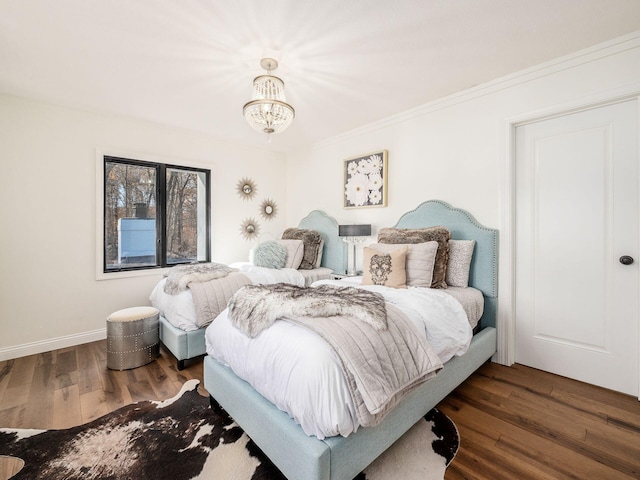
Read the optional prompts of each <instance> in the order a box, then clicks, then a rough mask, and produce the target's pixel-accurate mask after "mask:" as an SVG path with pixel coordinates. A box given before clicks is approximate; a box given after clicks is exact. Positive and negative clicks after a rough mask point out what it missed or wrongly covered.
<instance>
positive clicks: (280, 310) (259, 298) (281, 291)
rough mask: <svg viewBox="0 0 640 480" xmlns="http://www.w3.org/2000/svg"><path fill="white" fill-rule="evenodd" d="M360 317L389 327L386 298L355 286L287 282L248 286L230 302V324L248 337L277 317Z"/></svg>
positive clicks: (239, 291)
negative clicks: (309, 284)
mask: <svg viewBox="0 0 640 480" xmlns="http://www.w3.org/2000/svg"><path fill="white" fill-rule="evenodd" d="M338 315H345V316H350V317H353V318H357V319H358V320H361V321H363V322H365V323H367V324H369V325H371V326H372V327H373V328H374V329H376V330H385V329H386V328H387V309H386V304H385V300H384V297H383V296H382V295H380V294H378V293H374V292H369V291H366V290H362V289H359V288H355V287H335V286H333V285H321V286H319V287H313V288H309V287H298V286H296V285H290V284H285V283H276V284H272V285H247V286H245V287H243V288H241V289H240V290H238V291H237V292H236V293H234V295H233V297H231V300H229V318H230V319H231V323H232V324H233V325H234V326H235V327H236V328H238V329H239V330H240V331H241V332H243V333H244V334H245V335H247V336H248V337H251V338H253V337H257V336H258V335H259V334H260V332H262V331H263V330H264V329H266V328H269V327H270V326H271V325H272V324H273V322H275V321H276V320H277V319H278V318H283V317H288V318H292V317H297V316H303V317H333V316H338Z"/></svg>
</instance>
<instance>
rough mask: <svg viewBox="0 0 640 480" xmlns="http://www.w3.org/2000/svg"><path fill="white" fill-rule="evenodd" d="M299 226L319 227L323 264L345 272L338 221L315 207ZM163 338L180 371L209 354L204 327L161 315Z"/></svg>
mask: <svg viewBox="0 0 640 480" xmlns="http://www.w3.org/2000/svg"><path fill="white" fill-rule="evenodd" d="M298 227H299V228H307V229H310V230H316V231H318V232H320V234H321V235H322V239H323V240H324V246H323V254H322V261H321V263H320V266H322V267H327V268H330V269H332V270H333V271H334V272H344V267H345V264H346V262H345V255H346V245H345V243H344V242H343V241H342V239H341V238H340V237H338V223H337V222H336V221H335V219H334V218H332V217H330V216H328V215H327V214H325V213H324V212H321V211H319V210H314V211H313V212H311V213H310V214H309V215H307V216H306V217H305V218H303V219H302V220H301V221H300V223H299V224H298ZM159 325H160V341H161V342H162V344H163V345H164V346H165V347H166V348H167V349H169V351H170V352H171V353H172V354H173V356H174V357H176V360H177V366H178V370H182V369H183V368H184V362H185V360H189V359H192V358H196V357H200V356H202V355H204V354H205V353H207V351H206V346H205V340H204V331H205V329H204V328H200V329H198V330H192V331H189V332H185V331H184V330H181V329H179V328H177V327H174V326H173V325H171V323H169V321H168V320H167V319H166V318H164V317H160V323H159Z"/></svg>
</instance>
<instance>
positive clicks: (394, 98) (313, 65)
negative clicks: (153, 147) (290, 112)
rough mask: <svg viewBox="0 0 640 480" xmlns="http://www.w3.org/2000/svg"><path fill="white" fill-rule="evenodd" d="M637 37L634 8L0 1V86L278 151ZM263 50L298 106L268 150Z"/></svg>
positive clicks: (637, 9) (537, 2) (517, 0)
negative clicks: (253, 121) (252, 114)
mask: <svg viewBox="0 0 640 480" xmlns="http://www.w3.org/2000/svg"><path fill="white" fill-rule="evenodd" d="M636 30H640V1H638V0H340V1H338V0H324V1H319V0H314V1H309V0H272V1H265V0H108V1H105V0H55V1H52V0H0V92H3V93H9V94H14V95H19V96H26V97H31V98H35V99H40V100H45V101H48V102H53V103H56V104H62V105H69V106H74V107H80V108H84V109H89V110H95V111H104V112H113V113H119V114H124V115H128V116H133V117H138V118H142V119H148V120H152V121H156V122H160V123H164V124H169V125H172V126H178V127H184V128H187V129H192V130H197V131H201V132H207V133H210V134H214V135H216V136H218V137H221V138H223V139H227V140H229V141H232V142H241V143H244V144H249V145H255V146H259V147H264V148H269V149H274V150H279V151H287V150H291V149H293V148H297V147H300V146H303V145H305V144H309V143H313V142H316V141H319V140H322V139H324V138H327V137H330V136H332V135H335V134H339V133H342V132H345V131H348V130H350V129H353V128H356V127H359V126H362V125H365V124H367V123H370V122H373V121H376V120H379V119H381V118H384V117H387V116H390V115H393V114H396V113H399V112H402V111H405V110H408V109H410V108H413V107H416V106H418V105H421V104H424V103H427V102H429V101H431V100H434V99H437V98H440V97H443V96H446V95H448V94H451V93H454V92H457V91H460V90H463V89H465V88H468V87H471V86H474V85H477V84H480V83H483V82H486V81H489V80H492V79H495V78H498V77H501V76H503V75H506V74H508V73H511V72H514V71H518V70H522V69H524V68H527V67H530V66H533V65H537V64H540V63H543V62H545V61H548V60H551V59H554V58H557V57H560V56H562V55H566V54H568V53H571V52H574V51H577V50H580V49H583V48H586V47H589V46H592V45H595V44H597V43H601V42H604V41H606V40H609V39H612V38H615V37H618V36H622V35H625V34H627V33H630V32H634V31H636ZM264 56H272V57H274V58H276V59H277V60H278V61H279V62H280V68H279V69H278V70H277V71H276V72H275V74H276V75H278V76H280V77H281V78H282V79H283V80H284V82H285V84H286V94H287V100H288V101H289V103H291V104H292V105H293V106H294V108H295V109H296V119H295V120H294V123H293V125H292V126H291V127H290V128H289V129H288V130H286V131H285V132H283V133H281V134H279V135H275V136H273V139H272V142H271V143H266V136H265V135H263V134H261V133H259V132H256V131H254V130H252V129H251V128H250V127H249V126H248V125H247V124H246V123H245V121H244V117H243V116H242V106H243V105H244V103H245V102H247V101H249V100H250V97H251V82H252V79H253V77H255V76H256V75H259V74H262V73H264V71H263V70H261V68H260V65H259V63H260V58H262V57H264Z"/></svg>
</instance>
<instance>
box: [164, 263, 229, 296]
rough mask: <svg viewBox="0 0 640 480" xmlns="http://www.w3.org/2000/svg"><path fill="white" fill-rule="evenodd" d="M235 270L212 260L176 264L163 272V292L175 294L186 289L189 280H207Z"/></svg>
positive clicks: (223, 275) (224, 275)
mask: <svg viewBox="0 0 640 480" xmlns="http://www.w3.org/2000/svg"><path fill="white" fill-rule="evenodd" d="M237 271H238V270H237V269H236V268H231V267H228V266H227V265H224V264H222V263H213V262H212V263H192V264H189V265H178V266H176V267H173V268H171V270H169V271H168V272H167V273H165V277H167V281H166V283H165V284H164V293H167V294H169V295H177V294H178V293H180V292H183V291H184V290H186V289H187V287H188V285H189V284H190V283H191V282H208V281H209V280H215V279H216V278H222V277H226V276H227V275H228V274H229V273H231V272H237Z"/></svg>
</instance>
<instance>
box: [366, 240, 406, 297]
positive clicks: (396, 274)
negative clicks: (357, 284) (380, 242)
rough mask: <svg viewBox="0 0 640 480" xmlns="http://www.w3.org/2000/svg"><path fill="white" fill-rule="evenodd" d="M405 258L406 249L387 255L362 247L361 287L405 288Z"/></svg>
mask: <svg viewBox="0 0 640 480" xmlns="http://www.w3.org/2000/svg"><path fill="white" fill-rule="evenodd" d="M406 257H407V247H402V248H399V249H398V250H394V251H393V252H389V253H385V252H381V251H380V250H376V249H374V248H371V247H364V253H363V258H362V270H363V276H362V285H384V286H386V287H391V288H407V274H406Z"/></svg>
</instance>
